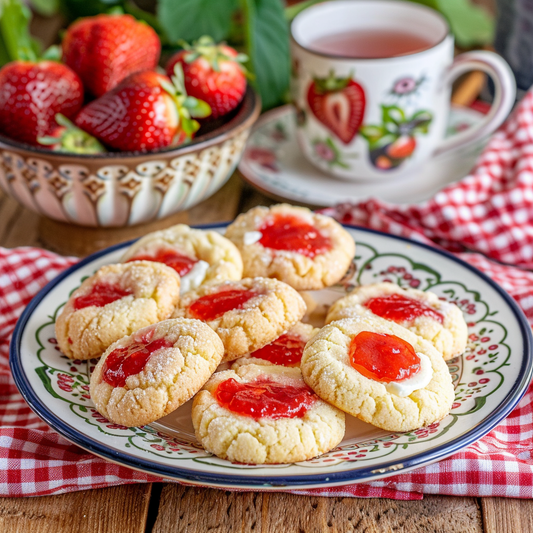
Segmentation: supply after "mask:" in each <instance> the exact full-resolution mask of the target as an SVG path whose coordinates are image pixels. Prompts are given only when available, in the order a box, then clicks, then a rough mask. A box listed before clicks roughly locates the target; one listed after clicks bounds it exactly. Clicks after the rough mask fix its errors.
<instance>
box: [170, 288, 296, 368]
mask: <svg viewBox="0 0 533 533" xmlns="http://www.w3.org/2000/svg"><path fill="white" fill-rule="evenodd" d="M304 313H305V303H304V301H303V300H302V297H301V296H300V295H299V294H298V293H297V292H296V291H295V290H294V289H293V288H292V287H289V286H288V285H287V284H285V283H282V282H281V281H278V280H275V279H267V278H246V279H243V280H240V281H227V282H224V283H219V284H209V285H204V286H203V287H200V289H198V290H197V291H191V292H188V293H187V294H185V295H184V296H183V298H182V299H181V301H180V304H179V306H178V308H177V309H176V311H175V312H174V315H173V316H174V317H187V318H196V319H199V320H203V321H204V322H206V323H207V324H208V325H209V326H210V327H211V328H213V330H214V331H216V333H217V334H218V335H219V336H220V338H221V339H222V342H223V343H224V348H225V355H224V360H225V361H232V360H234V359H237V358H239V357H241V356H243V355H245V354H247V353H250V352H253V351H255V350H257V349H259V348H261V347H263V346H265V345H266V344H268V343H269V342H272V341H273V340H274V339H277V338H278V337H279V336H280V335H281V334H282V333H283V332H284V331H287V330H288V329H289V328H290V327H291V326H293V325H294V324H295V323H296V322H298V320H300V319H301V318H302V316H303V315H304Z"/></svg>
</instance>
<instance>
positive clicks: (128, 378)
mask: <svg viewBox="0 0 533 533" xmlns="http://www.w3.org/2000/svg"><path fill="white" fill-rule="evenodd" d="M223 353H224V347H223V346H222V341H221V340H220V338H219V337H218V336H217V335H216V333H215V332H214V331H213V330H212V329H211V328H210V327H209V326H207V325H206V324H204V323H203V322H200V321H199V320H188V319H186V318H180V319H171V320H164V321H162V322H159V323H158V324H155V325H152V326H148V327H146V328H142V329H140V330H138V331H136V332H135V333H133V334H132V335H130V336H128V337H124V338H122V339H120V340H119V341H117V342H115V343H114V344H112V345H111V346H110V347H109V348H108V349H107V351H106V352H105V353H104V355H103V356H102V358H101V359H100V361H99V362H98V364H97V365H96V368H95V369H94V372H93V373H92V375H91V387H90V390H91V399H92V400H93V402H94V404H95V406H96V409H97V411H98V412H99V413H100V414H102V415H103V416H105V417H106V418H107V419H109V420H111V421H112V422H114V423H115V424H122V425H124V426H128V427H133V426H142V425H144V424H149V423H151V422H154V421H155V420H158V419H159V418H161V417H163V416H165V415H168V414H169V413H171V412H172V411H174V410H176V409H177V408H178V407H179V406H180V405H182V404H184V403H185V402H186V401H187V400H189V399H190V398H192V396H194V394H196V393H197V392H198V391H199V390H200V389H201V388H202V386H203V385H204V384H205V382H206V381H207V380H208V379H209V377H210V376H211V375H212V374H213V372H214V371H215V369H216V367H217V365H218V364H219V363H220V360H221V359H222V355H223Z"/></svg>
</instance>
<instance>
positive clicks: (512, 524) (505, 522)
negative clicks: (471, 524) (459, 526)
mask: <svg viewBox="0 0 533 533" xmlns="http://www.w3.org/2000/svg"><path fill="white" fill-rule="evenodd" d="M481 510H482V514H483V526H484V533H531V532H532V531H533V501H531V500H515V499H512V498H481Z"/></svg>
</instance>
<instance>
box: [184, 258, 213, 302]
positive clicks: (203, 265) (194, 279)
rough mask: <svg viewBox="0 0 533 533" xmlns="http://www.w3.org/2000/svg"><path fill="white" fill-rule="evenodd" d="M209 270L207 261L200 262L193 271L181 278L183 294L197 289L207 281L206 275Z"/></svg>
mask: <svg viewBox="0 0 533 533" xmlns="http://www.w3.org/2000/svg"><path fill="white" fill-rule="evenodd" d="M208 270H209V263H208V262H207V261H202V260H201V259H200V261H198V262H197V263H195V265H194V266H193V267H192V268H191V270H190V271H189V272H188V273H187V274H185V276H183V277H182V278H181V293H182V294H184V293H186V292H189V291H192V290H194V289H197V288H198V287H199V286H200V285H201V284H202V283H203V282H204V280H205V275H206V274H207V271H208Z"/></svg>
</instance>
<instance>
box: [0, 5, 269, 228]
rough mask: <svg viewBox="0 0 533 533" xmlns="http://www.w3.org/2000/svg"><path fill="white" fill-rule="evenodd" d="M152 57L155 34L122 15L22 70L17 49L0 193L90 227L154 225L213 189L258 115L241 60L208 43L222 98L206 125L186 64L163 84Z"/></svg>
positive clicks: (6, 102) (0, 106)
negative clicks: (218, 67) (218, 71)
mask: <svg viewBox="0 0 533 533" xmlns="http://www.w3.org/2000/svg"><path fill="white" fill-rule="evenodd" d="M11 1H12V2H15V3H17V2H18V0H11ZM28 20H29V18H28ZM28 20H25V21H22V23H26V24H27V22H28ZM19 30H20V28H18V29H17V32H15V33H17V35H19V34H20V35H22V34H24V31H22V30H21V31H19ZM25 31H26V33H25V35H26V37H29V33H28V31H27V28H26V29H25ZM210 41H211V40H210ZM202 42H203V43H204V45H205V40H204V41H202ZM211 42H212V41H211ZM26 44H27V43H26ZM221 46H222V45H221ZM160 49H161V43H160V42H159V37H158V36H157V34H156V33H155V32H154V30H152V29H151V28H149V27H148V26H147V25H146V24H144V23H140V22H137V21H136V20H135V19H133V17H131V16H129V15H127V16H126V15H98V16H96V17H88V18H86V19H80V20H78V21H76V22H75V23H74V24H72V25H71V26H70V27H69V28H67V30H66V34H65V37H64V39H63V51H62V53H59V54H58V55H57V56H56V57H57V59H58V60H57V61H53V62H52V61H49V60H44V59H42V60H38V59H37V57H34V56H35V54H34V56H31V57H30V59H32V61H31V62H30V61H28V60H27V59H26V56H27V55H28V50H29V48H28V46H26V47H25V48H24V50H23V52H24V54H26V55H23V54H21V56H20V57H21V58H24V60H23V61H22V60H21V61H14V62H12V63H10V64H8V65H6V66H4V67H3V68H2V69H1V70H0V188H2V189H3V190H4V191H5V193H6V194H8V195H12V196H13V197H14V198H15V199H16V200H17V201H19V202H20V203H22V204H23V205H24V206H26V207H27V208H29V209H31V210H34V211H36V212H38V213H39V214H40V215H43V216H46V217H49V218H52V219H55V220H58V221H61V222H66V223H73V224H77V225H81V226H93V227H124V226H130V225H137V224H142V223H146V222H150V221H154V220H157V219H161V218H164V217H167V216H169V215H173V214H174V213H177V212H178V211H182V210H187V209H190V208H191V207H193V206H194V205H196V204H197V203H199V202H201V201H202V200H205V199H206V198H208V197H209V196H211V195H212V194H214V193H215V192H216V191H217V190H218V189H220V187H222V185H224V183H225V182H226V181H227V180H228V179H229V177H230V176H231V174H232V173H233V171H234V169H235V167H236V166H237V163H238V161H239V159H240V157H241V154H242V151H243V150H244V146H245V142H246V139H247V137H248V135H249V132H250V129H251V127H252V125H253V123H254V122H255V121H256V119H257V117H258V115H259V112H260V109H261V102H260V99H259V98H258V97H257V95H256V93H255V91H254V90H253V89H251V88H250V87H247V85H246V80H245V78H244V74H242V72H241V70H240V66H239V60H242V56H239V55H238V54H237V52H232V51H231V50H229V49H228V50H227V51H226V53H227V56H228V57H230V56H231V57H232V58H233V59H231V60H229V59H226V53H225V54H223V55H224V57H222V55H220V54H221V53H222V52H220V50H219V47H218V45H216V46H215V47H214V49H215V50H216V54H215V56H216V59H217V61H218V62H219V63H218V65H222V68H221V73H223V74H224V75H223V76H221V77H219V78H217V80H218V81H217V83H216V84H215V85H216V86H217V87H222V86H223V84H222V80H225V83H226V85H224V89H225V90H226V89H227V93H228V95H229V96H228V97H227V98H226V97H220V94H221V93H217V94H218V96H216V97H215V98H214V99H213V100H212V101H213V102H214V105H215V106H216V113H218V114H216V116H217V117H219V118H217V120H211V118H212V117H211V116H210V114H211V108H210V105H209V103H206V102H205V101H204V98H202V97H198V96H196V94H197V93H195V92H194V91H192V92H193V93H194V94H187V91H186V87H187V84H188V83H189V82H191V83H190V86H191V87H193V86H195V83H193V82H192V81H191V80H192V78H191V76H192V75H191V70H195V68H190V67H195V60H194V59H193V60H191V61H190V63H188V62H187V61H186V60H185V59H184V60H183V62H182V61H176V62H175V64H174V65H173V66H172V68H171V70H170V71H169V74H170V75H169V76H166V75H165V74H164V71H163V70H162V69H159V67H157V62H158V58H159V53H160ZM225 50H226V49H225V48H223V49H222V51H225ZM29 51H30V52H31V50H29ZM191 51H192V50H188V51H187V54H188V53H189V52H191ZM46 57H47V58H48V57H50V56H49V54H46ZM61 57H62V59H63V61H64V62H65V63H67V64H64V63H61V62H60V61H59V58H61ZM187 57H188V56H187ZM196 59H199V56H198V58H196ZM202 61H203V60H202ZM202 61H200V63H202ZM69 65H70V66H69ZM71 67H72V68H71ZM184 69H185V70H186V71H187V74H184V72H183V70H184ZM231 72H233V73H234V74H232V75H230V74H231ZM237 74H238V76H237ZM2 76H3V77H2ZM80 78H81V79H80ZM215 78H216V76H215V75H212V76H211V75H209V76H208V77H205V78H203V80H204V81H201V82H198V83H202V84H203V83H205V84H209V86H210V87H212V86H213V85H212V80H213V79H215ZM198 79H199V78H198ZM231 80H234V81H231ZM219 82H220V83H219ZM232 83H234V87H233V89H232V88H231V87H230V85H231V84H232ZM229 89H232V91H233V92H231V91H230V90H229ZM84 95H85V98H86V100H85V106H83V104H84ZM95 96H96V98H94V97H95ZM230 96H231V98H230ZM2 98H3V99H2ZM229 111H231V113H229ZM197 119H204V120H202V122H201V127H200V123H199V122H198V121H197Z"/></svg>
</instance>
